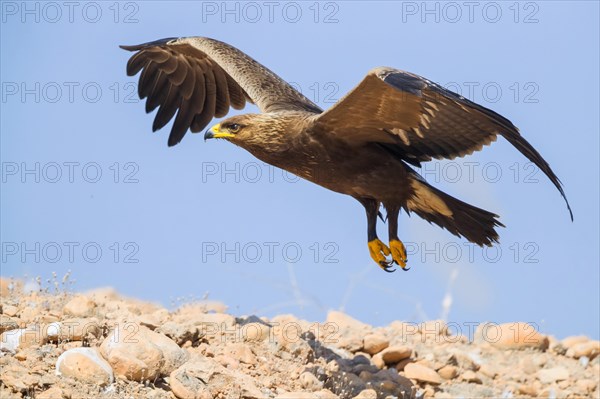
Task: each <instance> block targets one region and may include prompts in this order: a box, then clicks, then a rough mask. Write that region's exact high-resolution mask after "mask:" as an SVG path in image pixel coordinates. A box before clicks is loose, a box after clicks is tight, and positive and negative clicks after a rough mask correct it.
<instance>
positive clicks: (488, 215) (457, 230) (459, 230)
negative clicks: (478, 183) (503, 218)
mask: <svg viewBox="0 0 600 399" xmlns="http://www.w3.org/2000/svg"><path fill="white" fill-rule="evenodd" d="M412 188H413V196H412V197H411V198H410V199H409V200H408V201H407V204H406V207H407V208H408V211H412V212H414V213H416V214H417V215H419V216H420V217H421V218H423V219H425V220H427V221H428V222H429V223H435V224H437V225H438V226H440V227H442V228H444V229H446V230H448V231H449V232H450V233H452V234H454V235H456V236H459V237H464V238H466V239H467V240H469V241H470V242H472V243H474V244H477V245H479V246H483V245H487V246H491V245H492V244H493V243H497V242H498V239H499V236H498V233H497V232H496V229H495V227H504V225H503V224H502V223H500V221H499V220H498V215H496V214H494V213H492V212H488V211H486V210H484V209H481V208H477V207H475V206H473V205H469V204H467V203H465V202H462V201H460V200H458V199H456V198H454V197H452V196H450V195H448V194H446V193H444V192H442V191H440V190H438V189H436V188H434V187H432V186H430V185H429V184H427V183H425V182H423V181H420V180H413V181H412Z"/></svg>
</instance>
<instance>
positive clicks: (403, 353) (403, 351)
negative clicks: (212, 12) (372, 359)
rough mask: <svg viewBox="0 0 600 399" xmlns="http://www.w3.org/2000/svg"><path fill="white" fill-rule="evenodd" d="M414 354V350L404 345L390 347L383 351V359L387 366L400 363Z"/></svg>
mask: <svg viewBox="0 0 600 399" xmlns="http://www.w3.org/2000/svg"><path fill="white" fill-rule="evenodd" d="M411 354H412V349H411V348H409V347H408V346H404V345H395V346H390V347H388V348H386V349H384V350H383V351H381V358H382V359H383V361H384V362H385V364H393V363H398V362H399V361H401V360H403V359H406V358H409V357H410V355H411Z"/></svg>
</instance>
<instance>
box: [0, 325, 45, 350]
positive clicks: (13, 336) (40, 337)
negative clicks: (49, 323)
mask: <svg viewBox="0 0 600 399" xmlns="http://www.w3.org/2000/svg"><path fill="white" fill-rule="evenodd" d="M40 327H41V326H39V325H32V326H30V327H28V328H17V329H15V330H8V331H5V332H3V333H2V334H0V351H6V352H11V353H16V351H17V350H18V349H24V348H29V347H31V346H35V345H38V346H39V345H43V344H44V343H45V336H44V332H43V331H42V329H41V328H40Z"/></svg>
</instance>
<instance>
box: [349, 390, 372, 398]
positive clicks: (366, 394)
mask: <svg viewBox="0 0 600 399" xmlns="http://www.w3.org/2000/svg"><path fill="white" fill-rule="evenodd" d="M354 399H377V391H376V390H374V389H365V390H363V391H360V393H359V394H358V395H356V396H355V397H354Z"/></svg>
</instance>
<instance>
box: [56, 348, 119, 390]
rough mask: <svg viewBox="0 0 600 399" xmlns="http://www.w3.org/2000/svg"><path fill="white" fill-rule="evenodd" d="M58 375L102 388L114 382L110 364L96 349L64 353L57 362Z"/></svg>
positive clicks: (77, 349) (74, 349) (81, 349)
mask: <svg viewBox="0 0 600 399" xmlns="http://www.w3.org/2000/svg"><path fill="white" fill-rule="evenodd" d="M56 374H57V375H65V376H68V377H72V378H74V379H76V380H79V381H82V382H85V383H88V384H97V385H100V386H104V385H108V384H110V383H112V382H113V381H114V376H113V370H112V368H111V367H110V364H108V363H107V362H106V360H104V359H103V358H102V357H100V354H99V353H98V350H97V349H95V348H73V349H69V350H68V351H66V352H64V353H63V354H62V355H60V356H59V357H58V360H57V361H56Z"/></svg>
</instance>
